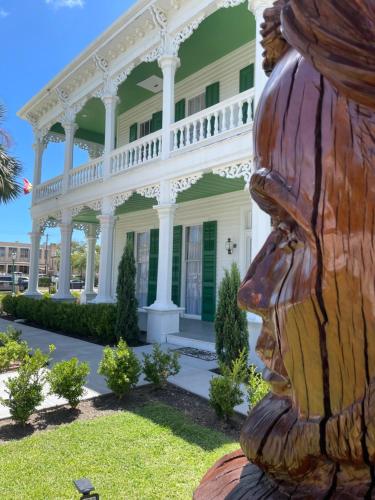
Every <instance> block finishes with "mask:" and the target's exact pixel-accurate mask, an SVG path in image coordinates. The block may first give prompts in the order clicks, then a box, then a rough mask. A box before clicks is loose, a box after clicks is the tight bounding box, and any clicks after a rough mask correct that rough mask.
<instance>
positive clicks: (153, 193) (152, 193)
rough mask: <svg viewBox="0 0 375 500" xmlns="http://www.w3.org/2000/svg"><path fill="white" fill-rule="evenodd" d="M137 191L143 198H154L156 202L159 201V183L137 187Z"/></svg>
mask: <svg viewBox="0 0 375 500" xmlns="http://www.w3.org/2000/svg"><path fill="white" fill-rule="evenodd" d="M137 193H138V194H140V195H141V196H144V197H145V198H156V200H157V202H158V203H159V201H160V184H154V185H153V186H146V187H143V188H140V189H137Z"/></svg>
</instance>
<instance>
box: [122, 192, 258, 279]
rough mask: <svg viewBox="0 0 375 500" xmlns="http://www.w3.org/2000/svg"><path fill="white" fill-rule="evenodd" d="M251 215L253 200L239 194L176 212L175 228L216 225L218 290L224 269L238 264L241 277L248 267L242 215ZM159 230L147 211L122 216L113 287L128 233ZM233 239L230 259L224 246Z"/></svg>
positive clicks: (154, 216) (153, 213)
mask: <svg viewBox="0 0 375 500" xmlns="http://www.w3.org/2000/svg"><path fill="white" fill-rule="evenodd" d="M247 210H249V211H250V196H249V193H248V192H247V191H246V192H245V191H236V192H234V193H227V194H223V195H219V196H212V197H209V198H202V199H199V200H194V201H190V202H187V203H182V204H180V205H179V206H178V208H177V210H176V216H175V221H174V225H175V226H178V225H182V226H184V227H186V226H194V225H198V224H203V222H205V221H213V220H216V221H217V274H216V282H217V287H216V288H217V289H218V288H219V284H220V281H221V279H222V277H223V274H224V269H229V268H230V266H231V264H232V262H237V263H238V264H239V267H240V269H241V272H242V274H244V272H245V271H246V270H247V267H248V265H249V263H248V262H246V257H245V252H244V248H243V246H244V244H245V243H244V238H243V237H242V235H243V233H244V230H245V228H244V227H242V226H243V222H242V220H243V219H244V217H243V216H241V214H243V212H244V211H247ZM157 227H159V223H158V217H157V213H156V211H155V210H144V211H140V212H133V213H130V214H124V215H120V216H119V219H118V221H117V222H116V228H115V245H114V271H115V272H114V274H115V276H114V283H116V280H117V267H118V264H119V262H120V258H121V255H122V252H123V249H124V245H125V240H126V233H127V232H129V231H135V232H142V231H145V230H148V229H152V228H157ZM228 238H231V240H232V241H233V243H236V244H237V248H236V249H235V250H234V252H233V254H232V255H228V253H227V251H226V249H225V242H226V241H227V239H228Z"/></svg>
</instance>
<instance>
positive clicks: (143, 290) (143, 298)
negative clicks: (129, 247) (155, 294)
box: [137, 231, 150, 307]
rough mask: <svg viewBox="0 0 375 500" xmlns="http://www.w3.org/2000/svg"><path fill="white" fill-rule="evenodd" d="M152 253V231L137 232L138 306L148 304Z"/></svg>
mask: <svg viewBox="0 0 375 500" xmlns="http://www.w3.org/2000/svg"><path fill="white" fill-rule="evenodd" d="M149 254H150V233H149V232H148V231H147V232H145V233H138V234H137V299H138V306H139V307H143V306H147V293H148V261H149Z"/></svg>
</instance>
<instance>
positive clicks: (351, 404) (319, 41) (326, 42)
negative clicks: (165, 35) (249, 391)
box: [196, 0, 375, 498]
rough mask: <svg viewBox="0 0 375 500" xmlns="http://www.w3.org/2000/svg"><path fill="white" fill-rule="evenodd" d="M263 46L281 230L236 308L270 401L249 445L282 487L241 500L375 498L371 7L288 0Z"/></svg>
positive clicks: (257, 137)
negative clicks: (252, 338)
mask: <svg viewBox="0 0 375 500" xmlns="http://www.w3.org/2000/svg"><path fill="white" fill-rule="evenodd" d="M263 37H264V48H265V69H266V71H268V72H269V73H271V74H270V78H269V81H268V83H267V85H266V88H265V90H264V92H263V95H262V97H261V100H260V103H259V106H258V110H257V114H256V119H255V128H254V141H255V145H254V150H255V161H256V172H255V173H254V175H253V177H252V179H251V183H250V190H251V194H252V197H253V199H254V200H255V201H256V202H257V203H258V205H259V206H260V207H261V208H262V209H263V210H265V211H266V212H267V213H269V214H270V215H271V217H272V220H273V227H274V229H273V231H272V233H271V235H270V236H269V238H268V240H267V242H266V243H265V245H264V247H263V248H262V250H261V251H260V253H259V254H258V255H257V257H256V259H255V260H254V261H253V263H252V265H251V267H250V269H249V271H248V273H247V276H246V278H245V280H244V282H243V284H242V286H241V289H240V292H239V303H240V304H241V306H242V307H244V308H245V309H247V310H248V311H252V312H255V313H257V314H260V315H261V316H262V318H263V329H262V333H261V336H260V338H259V341H258V345H257V351H258V354H259V356H260V358H261V359H262V360H263V362H264V363H265V365H266V370H265V373H264V376H265V378H266V379H268V380H269V381H270V382H271V387H272V393H271V395H269V396H267V397H266V398H265V399H264V400H263V401H261V402H260V403H259V405H258V406H257V407H256V408H255V409H254V410H253V411H252V413H251V414H250V416H249V418H248V420H247V422H246V424H245V426H244V428H243V431H242V436H241V447H242V450H243V452H244V454H245V456H246V457H247V459H248V460H249V461H251V464H252V465H249V464H247V463H244V464H243V470H245V469H246V467H250V468H251V470H255V469H253V468H254V467H255V466H256V467H257V469H256V470H258V471H262V472H263V473H264V474H265V476H262V478H263V477H265V478H267V480H268V481H270V482H271V483H272V484H276V486H277V488H276V490H274V491H273V492H272V494H271V493H269V489H268V488H269V484H270V483H263V481H264V479H262V481H261V482H260V483H259V484H260V485H263V484H264V488H263V486H261V487H260V488H258V490H256V491H257V493H256V494H255V493H254V492H255V490H254V489H251V488H253V483H252V482H251V480H250V482H249V477H251V476H247V479H246V481H247V482H246V484H247V486H246V487H245V486H244V488H245V489H246V488H248V493H249V494H248V496H246V494H244V495H243V496H242V497H240V496H239V497H238V498H277V496H275V495H277V494H280V495H286V498H372V497H374V498H375V491H374V485H375V475H374V462H375V389H374V387H375V384H374V377H375V1H374V0H340V1H339V2H338V1H336V0H278V1H277V2H275V4H274V7H273V8H271V9H267V10H266V11H265V24H264V25H263ZM231 464H232V462H231V461H226V462H225V463H224V464H220V465H217V466H216V467H214V468H213V470H212V471H211V474H210V476H209V482H210V484H211V485H212V484H213V483H214V482H215V480H216V481H218V485H217V488H218V489H217V491H219V490H220V481H221V479H220V478H223V477H225V475H223V474H222V473H223V468H224V469H225V470H226V471H227V472H228V473H229V471H230V470H231V466H232V465H231ZM219 470H220V473H221V475H218V474H217V473H218V471H219ZM246 470H248V469H246ZM227 472H226V473H227ZM231 474H233V472H231ZM239 477H240V478H239V480H238V484H237V483H236V481H235V482H234V483H236V484H234V483H233V484H234V487H235V488H237V487H238V485H241V484H245V483H244V480H242V479H241V474H240V476H239ZM258 480H259V478H258V477H257V479H254V482H256V481H258ZM203 485H204V480H203V482H202V485H201V487H200V488H202V487H203ZM199 491H201V490H198V491H197V493H198V492H199ZM243 491H245V490H243ZM267 492H268V493H267ZM250 493H251V494H250ZM196 498H204V497H203V496H199V495H198V496H196ZM207 498H211V497H207ZM212 498H221V497H220V495H219V496H217V497H215V496H213V497H212ZM223 498H224V497H223ZM228 498H230V497H228ZM233 498H237V497H233Z"/></svg>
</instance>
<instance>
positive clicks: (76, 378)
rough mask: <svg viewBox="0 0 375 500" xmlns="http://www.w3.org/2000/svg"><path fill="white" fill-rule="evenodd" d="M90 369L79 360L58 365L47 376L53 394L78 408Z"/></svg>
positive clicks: (61, 362) (62, 362)
mask: <svg viewBox="0 0 375 500" xmlns="http://www.w3.org/2000/svg"><path fill="white" fill-rule="evenodd" d="M89 372H90V369H89V365H88V364H87V363H79V361H78V359H77V358H72V359H70V360H69V361H60V362H59V363H56V364H55V365H54V366H53V368H52V370H51V371H50V372H49V373H48V374H47V376H46V380H47V382H49V384H50V388H51V393H52V394H56V395H57V396H59V397H60V398H65V399H67V400H68V402H69V404H70V406H71V407H72V408H76V407H77V405H78V403H79V400H80V398H81V396H82V394H83V392H84V389H83V386H84V385H85V384H86V379H87V375H88V374H89Z"/></svg>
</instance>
